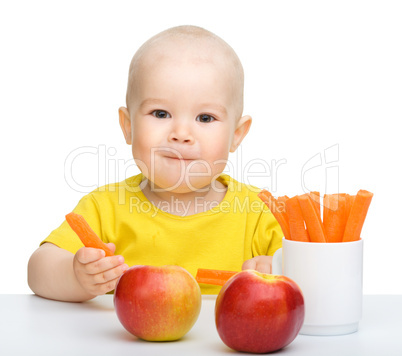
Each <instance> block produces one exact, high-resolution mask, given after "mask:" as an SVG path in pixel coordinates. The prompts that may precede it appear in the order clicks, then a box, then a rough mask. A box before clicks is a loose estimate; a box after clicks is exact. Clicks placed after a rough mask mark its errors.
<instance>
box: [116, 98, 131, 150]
mask: <svg viewBox="0 0 402 356" xmlns="http://www.w3.org/2000/svg"><path fill="white" fill-rule="evenodd" d="M119 122H120V127H121V129H122V131H123V135H124V138H125V139H126V143H127V144H128V145H131V119H130V113H129V112H128V110H127V108H125V107H123V106H122V107H121V108H119Z"/></svg>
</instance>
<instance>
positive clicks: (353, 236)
mask: <svg viewBox="0 0 402 356" xmlns="http://www.w3.org/2000/svg"><path fill="white" fill-rule="evenodd" d="M372 198H373V193H371V192H369V191H367V190H359V191H358V192H357V194H356V197H355V198H354V201H353V205H352V207H351V209H350V213H349V218H348V220H347V222H346V227H345V233H344V235H343V241H344V242H349V241H357V240H359V239H360V233H361V231H362V227H363V223H364V220H365V219H366V215H367V211H368V208H369V206H370V203H371V199H372Z"/></svg>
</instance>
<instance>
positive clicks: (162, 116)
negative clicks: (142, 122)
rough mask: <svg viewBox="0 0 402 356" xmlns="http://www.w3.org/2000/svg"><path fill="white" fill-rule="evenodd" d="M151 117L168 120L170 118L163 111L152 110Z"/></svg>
mask: <svg viewBox="0 0 402 356" xmlns="http://www.w3.org/2000/svg"><path fill="white" fill-rule="evenodd" d="M152 115H153V116H155V117H156V118H157V119H168V118H170V117H171V116H170V114H169V113H168V112H167V111H165V110H154V111H152Z"/></svg>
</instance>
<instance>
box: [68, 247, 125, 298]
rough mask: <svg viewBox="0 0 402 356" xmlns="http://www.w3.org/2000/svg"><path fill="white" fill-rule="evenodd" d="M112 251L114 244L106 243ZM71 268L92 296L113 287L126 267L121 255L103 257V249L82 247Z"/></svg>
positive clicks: (103, 292) (114, 248)
mask: <svg viewBox="0 0 402 356" xmlns="http://www.w3.org/2000/svg"><path fill="white" fill-rule="evenodd" d="M107 245H108V247H109V248H110V249H111V250H112V252H114V251H115V250H116V246H115V245H114V244H113V243H109V244H107ZM73 268H74V273H75V276H76V278H77V280H78V282H79V283H80V284H81V287H82V288H83V289H84V290H85V291H86V292H87V293H88V294H91V295H93V296H97V295H102V294H105V293H107V292H110V291H111V290H113V289H115V287H116V283H117V281H118V279H119V277H120V276H121V275H122V274H123V272H124V271H125V270H126V269H127V268H128V266H127V265H126V264H125V263H124V258H123V256H110V257H105V251H103V250H100V249H97V248H91V247H82V248H81V249H79V250H78V251H77V253H76V254H75V256H74V262H73Z"/></svg>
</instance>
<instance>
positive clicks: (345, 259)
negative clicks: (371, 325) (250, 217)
mask: <svg viewBox="0 0 402 356" xmlns="http://www.w3.org/2000/svg"><path fill="white" fill-rule="evenodd" d="M272 273H273V274H283V275H285V276H287V277H289V278H291V279H293V280H294V281H295V282H296V283H297V284H298V285H299V287H300V288H301V290H302V292H303V296H304V304H305V318H304V324H303V327H302V329H301V330H300V334H304V335H345V334H350V333H353V332H355V331H357V329H358V326H359V321H360V319H361V317H362V299H363V288H362V285H363V240H362V239H360V240H359V241H353V242H341V243H314V242H298V241H291V240H286V239H285V238H284V239H283V241H282V249H279V250H278V251H276V252H275V255H274V258H273V261H272Z"/></svg>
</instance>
